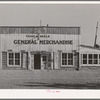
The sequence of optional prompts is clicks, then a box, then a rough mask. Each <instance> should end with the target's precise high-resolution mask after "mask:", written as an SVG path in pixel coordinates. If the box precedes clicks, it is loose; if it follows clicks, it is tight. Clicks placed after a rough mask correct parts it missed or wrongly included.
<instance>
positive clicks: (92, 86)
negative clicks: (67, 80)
mask: <svg viewBox="0 0 100 100" xmlns="http://www.w3.org/2000/svg"><path fill="white" fill-rule="evenodd" d="M16 85H18V86H23V87H30V88H36V87H39V88H40V89H41V87H42V89H43V87H46V88H51V89H54V88H56V89H100V84H95V83H88V84H58V83H53V84H48V83H41V82H26V83H23V84H16Z"/></svg>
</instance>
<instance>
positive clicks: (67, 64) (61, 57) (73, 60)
mask: <svg viewBox="0 0 100 100" xmlns="http://www.w3.org/2000/svg"><path fill="white" fill-rule="evenodd" d="M63 53H66V54H67V65H62V54H63ZM70 53H71V54H73V59H72V60H73V64H72V65H68V54H70ZM69 60H70V59H69ZM73 66H74V53H73V52H61V67H73Z"/></svg>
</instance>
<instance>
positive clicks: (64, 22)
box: [0, 4, 100, 46]
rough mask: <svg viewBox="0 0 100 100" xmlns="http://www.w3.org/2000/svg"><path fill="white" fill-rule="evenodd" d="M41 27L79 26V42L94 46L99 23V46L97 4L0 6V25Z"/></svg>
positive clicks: (99, 19) (99, 40)
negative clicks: (40, 25)
mask: <svg viewBox="0 0 100 100" xmlns="http://www.w3.org/2000/svg"><path fill="white" fill-rule="evenodd" d="M40 20H42V25H47V24H49V26H79V27H81V42H82V44H85V45H91V46H93V44H94V38H95V37H94V36H95V32H96V24H97V21H99V27H98V40H97V43H99V44H100V5H99V4H97V5H96V4H95V5H93V4H91V5H89V4H87V5H86V4H78V5H76V4H72V5H70V4H53V5H52V4H0V25H1V26H2V25H17V26H20V25H23V26H28V25H34V26H35V25H39V24H40Z"/></svg>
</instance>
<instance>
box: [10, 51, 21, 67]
mask: <svg viewBox="0 0 100 100" xmlns="http://www.w3.org/2000/svg"><path fill="white" fill-rule="evenodd" d="M8 56H9V57H8V61H9V62H8V64H9V65H18V66H19V65H20V53H9V54H8Z"/></svg>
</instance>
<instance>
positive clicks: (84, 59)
mask: <svg viewBox="0 0 100 100" xmlns="http://www.w3.org/2000/svg"><path fill="white" fill-rule="evenodd" d="M83 64H87V54H83Z"/></svg>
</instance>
